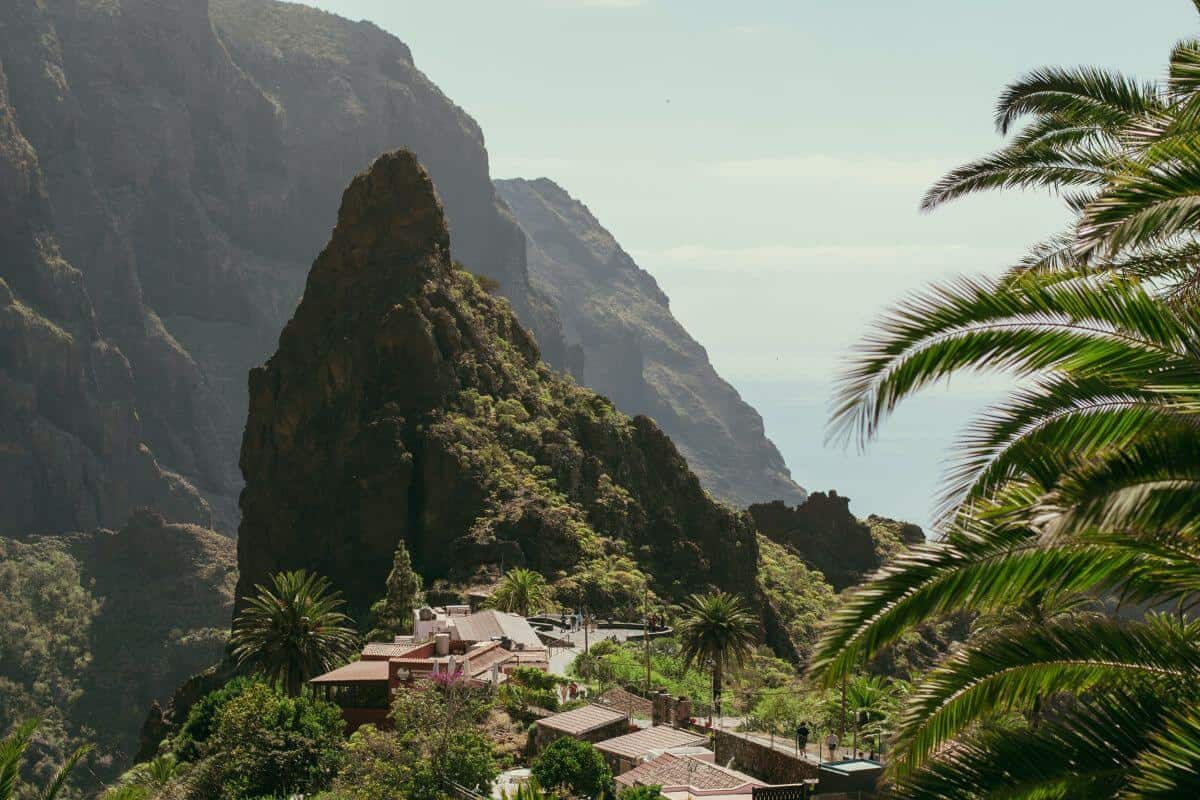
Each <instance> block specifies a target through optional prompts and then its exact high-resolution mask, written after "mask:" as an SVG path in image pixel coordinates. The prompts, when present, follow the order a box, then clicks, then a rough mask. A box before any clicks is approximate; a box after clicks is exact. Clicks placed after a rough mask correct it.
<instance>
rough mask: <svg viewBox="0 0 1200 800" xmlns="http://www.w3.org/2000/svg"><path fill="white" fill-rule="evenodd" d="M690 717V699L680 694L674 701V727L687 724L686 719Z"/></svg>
mask: <svg viewBox="0 0 1200 800" xmlns="http://www.w3.org/2000/svg"><path fill="white" fill-rule="evenodd" d="M691 718H692V700H691V698H689V697H684V696H683V695H680V696H679V698H678V699H676V701H675V718H674V724H675V727H676V728H682V727H684V726H686V725H687V724H688V720H690V719H691Z"/></svg>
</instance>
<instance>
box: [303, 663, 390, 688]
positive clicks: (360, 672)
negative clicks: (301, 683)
mask: <svg viewBox="0 0 1200 800" xmlns="http://www.w3.org/2000/svg"><path fill="white" fill-rule="evenodd" d="M387 679H388V662H386V661H354V662H351V663H349V664H347V665H346V666H344V667H338V668H337V669H335V670H333V671H332V672H326V673H325V674H324V675H318V676H317V677H315V678H313V679H312V680H310V681H309V683H365V682H371V681H383V682H384V683H387Z"/></svg>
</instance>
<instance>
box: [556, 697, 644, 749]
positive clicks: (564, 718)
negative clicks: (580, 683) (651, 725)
mask: <svg viewBox="0 0 1200 800" xmlns="http://www.w3.org/2000/svg"><path fill="white" fill-rule="evenodd" d="M536 724H537V733H536V737H535V742H536V745H537V749H539V750H541V749H542V748H543V747H545V746H546V745H548V744H550V743H551V742H553V741H554V740H555V739H558V738H561V737H563V736H570V737H572V738H574V739H579V740H580V741H584V742H591V743H592V744H595V743H596V742H602V741H604V740H605V739H611V738H612V737H614V736H617V735H619V734H622V733H625V732H627V731H628V730H629V717H628V716H626V715H625V712H623V711H617V710H616V709H613V708H605V707H604V706H597V705H586V706H582V707H581V708H573V709H571V710H570V711H563V712H561V713H559V714H551V715H550V716H548V717H546V718H544V719H539V720H538V721H537V723H536Z"/></svg>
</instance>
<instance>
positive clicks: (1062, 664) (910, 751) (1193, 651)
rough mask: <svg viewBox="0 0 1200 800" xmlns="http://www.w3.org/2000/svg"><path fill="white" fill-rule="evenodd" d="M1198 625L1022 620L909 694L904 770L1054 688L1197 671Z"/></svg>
mask: <svg viewBox="0 0 1200 800" xmlns="http://www.w3.org/2000/svg"><path fill="white" fill-rule="evenodd" d="M1198 633H1200V625H1197V624H1196V623H1192V624H1184V623H1179V622H1177V621H1175V620H1173V619H1172V618H1170V617H1165V616H1162V615H1159V616H1155V617H1152V618H1150V619H1149V620H1148V621H1146V622H1137V623H1135V622H1126V621H1121V620H1112V619H1107V620H1095V619H1085V620H1082V621H1078V620H1067V621H1065V622H1052V623H1048V624H1043V625H1039V626H1021V627H1018V628H1016V629H1015V630H1013V631H1010V632H1007V633H1006V634H999V635H994V636H991V637H988V638H986V639H985V640H983V641H981V642H978V643H975V644H971V645H968V646H967V647H965V648H963V649H962V650H960V651H959V652H957V653H955V654H953V655H951V656H950V658H949V659H948V660H947V661H946V662H945V663H943V664H942V665H941V666H939V667H937V668H936V669H934V670H933V671H932V672H931V673H930V674H929V675H927V676H926V678H925V679H924V680H923V681H922V682H921V684H920V687H919V688H918V690H917V691H916V692H915V693H914V694H913V695H911V696H910V698H909V703H908V705H907V707H906V708H905V711H904V720H903V724H902V728H901V732H900V733H901V738H902V740H903V742H904V751H903V757H904V760H905V766H906V767H907V768H910V769H911V768H914V767H917V766H919V765H920V764H921V763H923V762H924V761H925V760H926V759H927V758H928V757H929V755H930V754H931V753H933V752H935V751H936V750H937V749H938V748H939V747H941V746H942V745H943V744H944V743H945V742H947V741H948V740H950V739H952V738H953V737H955V736H958V735H959V734H961V733H962V732H963V731H964V730H965V729H967V727H968V726H970V725H971V724H973V723H975V722H977V721H978V720H980V719H982V718H985V717H987V716H989V715H993V714H997V713H1004V712H1008V711H1013V710H1024V709H1027V708H1031V707H1032V706H1033V705H1034V704H1035V703H1036V702H1037V701H1038V700H1039V699H1041V698H1044V697H1046V696H1048V695H1052V694H1056V693H1073V694H1078V693H1081V692H1085V691H1088V690H1091V689H1094V688H1096V687H1104V688H1107V689H1111V688H1114V687H1116V686H1119V685H1132V686H1140V685H1141V684H1144V683H1146V682H1147V681H1150V682H1156V681H1157V682H1162V681H1166V682H1168V683H1175V682H1177V683H1179V684H1181V685H1185V686H1189V685H1192V684H1193V683H1194V682H1195V681H1196V680H1197V678H1198V677H1200V647H1198V646H1197V643H1196V636H1197V634H1198Z"/></svg>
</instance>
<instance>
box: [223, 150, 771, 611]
mask: <svg viewBox="0 0 1200 800" xmlns="http://www.w3.org/2000/svg"><path fill="white" fill-rule="evenodd" d="M250 387H251V401H250V414H249V420H248V422H247V425H246V434H245V440H244V442H243V446H242V460H241V464H242V469H243V472H244V473H245V476H246V489H245V492H244V493H243V495H242V525H241V528H240V531H239V539H238V564H239V567H240V570H241V578H240V583H239V587H238V591H239V596H242V595H244V594H245V593H246V592H247V591H249V590H250V588H251V587H252V586H253V585H254V584H255V583H258V582H261V581H262V580H264V578H265V577H266V576H267V575H268V574H269V573H270V572H271V571H273V570H278V569H283V568H297V567H301V566H303V567H308V568H311V569H316V570H317V571H319V572H320V573H322V574H324V575H327V576H329V577H330V578H331V580H332V581H333V582H334V583H335V584H336V585H337V586H339V587H340V588H341V589H342V590H343V591H344V592H345V593H346V595H347V597H348V599H349V600H350V602H351V605H352V607H353V608H354V609H355V610H356V611H358V612H361V611H362V610H363V609H365V608H366V607H367V606H368V605H369V604H370V603H371V601H373V600H374V599H376V598H377V597H378V596H379V595H380V594H381V593H382V591H383V585H384V580H385V578H386V576H387V571H388V569H389V568H390V565H391V563H392V553H393V551H394V549H395V547H396V544H397V542H399V541H401V540H403V541H404V542H406V544H407V546H408V548H409V550H410V551H411V552H412V553H413V556H414V560H415V562H416V566H417V568H418V569H419V570H420V571H421V572H422V573H423V574H424V575H425V576H426V578H427V579H434V580H436V579H439V578H447V579H449V580H451V581H452V582H455V583H457V584H460V585H465V584H469V583H471V582H472V581H475V580H480V579H488V578H494V577H495V575H496V574H497V572H498V569H499V567H500V565H501V563H503V564H504V565H505V566H512V565H517V564H527V565H529V566H531V567H533V568H536V569H537V570H539V571H541V572H542V573H544V574H546V575H547V576H549V577H550V578H551V579H552V580H562V579H566V578H567V577H568V571H571V572H578V571H579V569H580V568H581V567H583V566H586V565H589V564H592V565H594V564H595V563H597V562H600V563H603V562H604V560H605V559H611V558H630V559H632V560H634V561H636V562H637V563H638V564H639V565H641V566H642V567H643V568H644V569H645V571H646V572H647V573H648V574H649V576H650V580H651V586H652V587H653V588H654V589H655V590H656V591H657V592H659V593H660V594H662V595H664V596H671V597H679V596H681V595H683V594H685V593H686V592H690V591H695V590H696V589H698V588H700V587H703V586H705V585H713V586H719V587H723V588H726V589H729V590H731V591H734V592H737V593H739V594H743V595H746V596H749V597H753V596H754V593H755V590H754V587H755V585H756V584H755V569H756V563H757V557H758V554H757V543H756V540H755V533H754V529H753V527H752V526H751V524H750V522H749V520H748V519H747V518H746V517H745V516H744V515H742V514H738V513H735V512H734V511H732V510H730V509H728V508H726V507H724V506H721V505H718V504H716V503H714V502H713V501H712V500H710V499H709V498H708V496H707V495H706V494H705V492H704V490H703V489H702V488H701V485H700V482H699V481H698V480H697V479H696V477H695V476H694V475H693V474H692V473H691V472H690V471H689V470H688V467H687V464H686V462H685V461H684V460H683V458H682V457H681V456H680V454H679V453H678V451H677V450H676V449H675V447H674V445H673V444H672V443H671V441H670V439H668V438H667V437H666V435H665V434H663V433H662V431H661V430H659V429H658V427H657V426H656V425H654V423H653V422H651V421H650V420H649V419H647V418H645V417H638V418H635V419H630V418H628V417H626V416H624V415H623V414H621V413H619V412H618V411H616V409H614V408H613V406H612V405H611V404H610V403H609V402H608V401H607V400H605V399H604V398H602V397H599V396H597V395H596V394H593V393H592V392H591V391H588V390H586V389H583V388H580V387H578V386H577V385H575V384H574V383H573V382H572V381H569V380H565V379H563V378H561V377H559V376H558V375H557V374H556V373H554V372H553V371H551V370H550V369H549V368H548V367H547V366H546V365H545V364H543V363H541V362H540V361H539V353H538V348H537V346H536V344H535V343H534V340H533V338H532V337H531V336H530V335H529V333H528V332H527V331H526V330H525V329H524V328H522V327H521V325H520V324H519V323H518V321H517V319H516V317H515V316H514V315H513V313H512V311H511V309H510V306H509V304H508V303H507V302H506V301H504V300H501V299H498V298H496V297H494V296H492V295H490V294H489V293H488V292H487V291H485V290H484V289H483V288H482V286H481V285H480V283H479V281H477V280H476V279H475V278H474V277H472V276H471V275H470V274H469V273H468V272H466V271H464V270H462V269H459V268H456V266H455V265H454V264H452V262H451V260H450V238H449V235H448V230H447V227H446V223H445V220H444V218H443V214H442V210H441V206H440V204H439V203H438V201H437V199H436V197H435V194H434V188H433V184H432V182H431V181H430V180H429V178H428V177H427V176H426V174H425V172H424V171H423V170H422V169H421V168H420V166H419V165H418V164H417V161H416V158H415V156H414V155H413V154H412V153H410V152H407V151H400V152H397V153H393V154H389V155H386V156H383V157H381V158H380V159H379V160H378V161H376V163H375V164H374V165H373V166H372V168H371V169H370V171H368V172H366V173H363V174H361V175H359V176H358V177H356V178H355V179H354V181H353V182H352V183H351V185H350V187H349V188H348V189H347V190H346V193H345V195H344V197H343V199H342V205H341V210H340V213H339V217H338V224H337V227H336V228H335V230H334V233H333V238H332V239H331V240H330V242H329V244H328V245H327V246H326V247H325V249H324V251H323V252H322V253H321V255H320V257H319V258H318V259H317V260H316V262H315V263H314V265H313V268H312V271H311V273H310V275H309V279H308V285H307V287H306V289H305V293H304V298H303V300H302V301H301V303H300V306H299V307H298V308H297V310H296V314H295V316H294V317H293V318H292V320H291V321H290V322H289V323H288V324H287V327H286V328H285V329H284V331H283V334H282V336H281V337H280V342H279V350H278V351H277V352H276V354H275V355H274V356H272V358H271V360H270V361H269V362H268V363H267V364H266V366H264V367H262V368H260V369H256V370H254V371H253V372H252V373H251V378H250Z"/></svg>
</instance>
